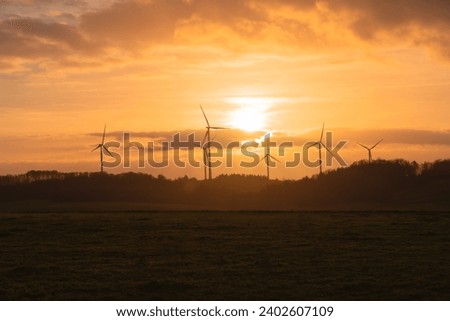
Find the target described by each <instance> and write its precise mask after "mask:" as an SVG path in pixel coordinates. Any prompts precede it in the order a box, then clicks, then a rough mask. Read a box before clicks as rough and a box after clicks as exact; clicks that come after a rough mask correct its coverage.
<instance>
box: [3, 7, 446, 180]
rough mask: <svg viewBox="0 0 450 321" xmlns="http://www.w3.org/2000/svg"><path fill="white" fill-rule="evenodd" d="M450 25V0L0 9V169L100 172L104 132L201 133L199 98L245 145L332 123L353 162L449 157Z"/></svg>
mask: <svg viewBox="0 0 450 321" xmlns="http://www.w3.org/2000/svg"><path fill="white" fill-rule="evenodd" d="M448 30H450V4H449V2H448V1H447V0H431V1H419V0H397V1H382V2H381V1H376V0H361V1H350V0H333V1H331V0H324V1H314V0H297V1H294V0H284V1H283V0H262V1H261V0H260V1H248V0H247V1H246V0H228V1H214V0H166V1H162V0H152V1H146V0H136V1H106V0H105V1H101V0H98V1H77V0H66V1H61V0H60V1H53V0H15V1H12V0H11V1H9V0H3V1H1V0H0V148H1V150H2V158H1V159H0V174H5V173H20V172H26V171H28V170H30V169H53V168H55V169H58V170H63V171H85V170H89V171H91V170H97V168H98V159H97V156H98V155H97V154H95V155H94V154H93V153H92V154H91V153H90V150H91V149H92V148H91V147H92V145H94V144H96V143H98V139H99V138H98V136H96V135H95V134H98V133H99V132H101V130H102V128H103V125H104V123H107V124H108V129H109V131H110V132H114V133H112V134H111V135H109V136H108V137H107V138H109V139H112V138H114V137H115V136H117V135H115V134H117V133H120V132H122V131H130V132H136V133H140V136H139V139H140V140H142V141H145V140H149V139H151V138H152V137H153V138H154V137H155V136H156V134H160V133H161V132H165V133H171V132H174V131H179V130H187V129H192V130H196V131H198V133H199V136H201V135H202V133H203V132H202V131H201V130H202V128H204V120H203V118H202V115H201V112H200V109H199V107H198V105H199V104H202V105H203V106H204V107H205V110H206V112H207V114H208V115H209V117H210V120H211V121H212V122H214V123H215V124H217V125H226V126H230V127H233V128H236V127H237V128H239V129H242V130H247V131H246V132H245V131H244V132H242V135H243V136H246V137H245V139H251V138H252V135H253V136H254V137H253V138H258V137H260V135H261V133H264V132H267V131H271V132H272V133H273V135H274V136H278V137H292V139H293V140H295V141H304V140H306V138H309V137H315V136H317V135H318V134H319V132H320V127H321V124H322V122H323V121H325V122H326V126H327V128H328V129H329V130H332V131H334V132H335V137H337V139H346V140H349V144H348V145H347V147H346V148H345V151H344V152H343V153H344V154H345V155H346V160H347V161H348V162H349V163H351V162H353V161H355V160H357V159H361V158H364V157H365V156H366V153H365V152H364V150H361V148H360V147H358V146H357V145H356V142H357V141H360V140H363V143H366V144H372V143H375V142H376V141H378V139H380V138H384V139H385V140H384V142H383V144H381V145H380V146H379V148H378V149H377V150H376V152H374V156H375V157H382V158H387V159H392V158H405V159H408V160H417V161H431V160H434V159H437V158H448V157H450V128H449V126H448V123H449V118H450V117H449V116H450V109H449V103H450V72H449V71H450V63H449V62H450V52H449V48H450V35H449V33H448ZM251 130H258V132H253V133H252V132H249V131H251ZM221 135H225V136H226V135H227V134H225V133H220V134H219V136H218V139H221ZM228 135H229V134H228ZM233 135H234V134H233ZM222 138H223V137H222ZM237 138H239V135H237ZM243 139H244V137H243ZM313 139H315V138H313ZM145 171H150V172H153V173H156V174H158V173H160V172H161V173H163V174H165V175H168V176H171V177H174V176H178V175H184V174H185V173H187V174H188V175H192V176H197V177H201V175H202V171H201V170H198V169H186V170H184V169H175V168H169V169H165V170H164V171H152V170H151V169H146V170H145ZM221 171H222V172H243V173H258V174H263V173H264V168H260V169H255V170H254V171H249V170H242V169H239V168H234V169H232V170H226V169H223V170H219V171H217V173H219V172H221ZM315 172H317V170H314V169H313V170H309V169H298V170H290V171H287V170H283V169H282V168H278V169H275V170H274V171H273V177H278V178H296V177H299V176H300V177H301V176H302V175H306V174H311V173H315Z"/></svg>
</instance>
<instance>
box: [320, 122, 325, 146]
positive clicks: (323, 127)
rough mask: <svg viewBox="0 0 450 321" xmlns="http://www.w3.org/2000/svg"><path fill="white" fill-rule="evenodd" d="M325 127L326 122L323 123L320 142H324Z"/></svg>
mask: <svg viewBox="0 0 450 321" xmlns="http://www.w3.org/2000/svg"><path fill="white" fill-rule="evenodd" d="M324 129H325V122H324V123H323V125H322V132H321V134H320V142H322V138H323V131H324Z"/></svg>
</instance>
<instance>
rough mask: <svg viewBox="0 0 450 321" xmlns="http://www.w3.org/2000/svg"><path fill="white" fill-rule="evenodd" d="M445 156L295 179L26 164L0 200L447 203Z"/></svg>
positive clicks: (9, 178) (321, 205)
mask: <svg viewBox="0 0 450 321" xmlns="http://www.w3.org/2000/svg"><path fill="white" fill-rule="evenodd" d="M449 195H450V160H438V161H435V162H432V163H424V164H420V165H419V164H418V163H416V162H408V161H405V160H389V161H388V160H377V161H373V162H371V163H368V162H366V161H359V162H355V163H354V164H352V165H351V166H349V167H346V168H339V169H336V170H331V171H328V172H326V173H324V174H322V175H316V176H313V177H305V178H303V179H300V180H270V181H268V180H267V179H266V178H265V177H264V176H254V175H236V174H233V175H221V176H218V177H216V178H215V179H213V180H211V181H204V180H197V179H195V178H189V177H187V176H185V177H182V178H178V179H173V180H171V179H167V178H165V177H164V176H162V175H159V176H156V177H155V176H152V175H148V174H143V173H133V172H130V173H125V174H116V175H113V174H100V173H84V172H74V173H61V172H57V171H30V172H28V173H26V174H22V175H6V176H0V202H2V203H11V202H22V201H37V200H41V201H42V200H44V201H50V202H57V203H61V202H110V203H113V202H123V203H132V202H139V203H148V204H155V207H156V208H157V206H156V205H158V204H159V205H161V204H166V205H174V206H175V205H177V208H178V209H183V208H186V209H188V208H189V209H192V208H198V209H224V210H297V209H311V210H315V209H329V210H333V209H335V210H339V209H349V210H351V209H361V210H372V209H389V208H394V209H421V210H422V209H450V197H449Z"/></svg>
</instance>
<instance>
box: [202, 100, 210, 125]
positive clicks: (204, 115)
mask: <svg viewBox="0 0 450 321" xmlns="http://www.w3.org/2000/svg"><path fill="white" fill-rule="evenodd" d="M200 109H201V110H202V113H203V117H205V120H206V123H207V124H208V128H209V127H210V125H209V121H208V118H207V117H206V114H205V111H204V110H203V107H202V105H200Z"/></svg>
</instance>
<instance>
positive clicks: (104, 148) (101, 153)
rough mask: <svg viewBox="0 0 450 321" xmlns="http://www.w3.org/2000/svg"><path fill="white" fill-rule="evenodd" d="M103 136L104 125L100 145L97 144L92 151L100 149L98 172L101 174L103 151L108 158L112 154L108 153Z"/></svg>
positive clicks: (104, 132) (104, 131)
mask: <svg viewBox="0 0 450 321" xmlns="http://www.w3.org/2000/svg"><path fill="white" fill-rule="evenodd" d="M105 134H106V124H105V128H104V129H103V138H102V142H101V144H98V145H97V147H95V148H94V149H93V150H92V152H93V151H95V150H97V149H100V172H101V173H103V151H105V152H107V153H108V154H109V155H110V156H112V154H111V153H110V152H109V150H108V148H107V147H106V146H105Z"/></svg>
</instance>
